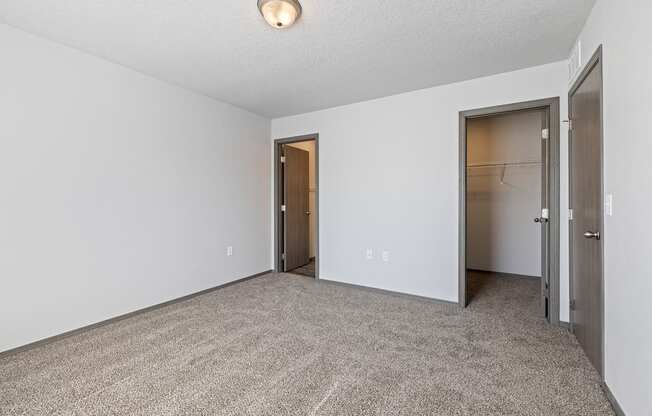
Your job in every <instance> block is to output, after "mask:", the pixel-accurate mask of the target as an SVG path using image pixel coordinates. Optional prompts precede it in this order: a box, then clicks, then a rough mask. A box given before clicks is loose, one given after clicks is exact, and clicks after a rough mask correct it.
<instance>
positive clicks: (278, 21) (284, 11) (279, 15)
mask: <svg viewBox="0 0 652 416" xmlns="http://www.w3.org/2000/svg"><path fill="white" fill-rule="evenodd" d="M258 9H259V10H260V14H262V15H263V17H264V18H265V20H266V21H267V23H269V25H270V26H272V27H274V28H276V29H285V28H286V27H290V26H292V25H293V24H294V22H296V20H297V19H298V18H299V17H300V16H301V4H299V2H298V0H258Z"/></svg>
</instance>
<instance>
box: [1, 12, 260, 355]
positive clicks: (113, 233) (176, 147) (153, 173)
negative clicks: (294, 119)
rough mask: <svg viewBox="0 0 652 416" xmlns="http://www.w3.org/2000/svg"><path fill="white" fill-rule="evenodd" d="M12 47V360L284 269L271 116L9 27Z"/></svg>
mask: <svg viewBox="0 0 652 416" xmlns="http://www.w3.org/2000/svg"><path fill="white" fill-rule="evenodd" d="M0 50H1V51H2V64H1V65H0V119H1V120H2V121H1V122H0V189H1V190H2V192H0V212H1V213H2V215H0V230H2V231H1V232H0V280H1V284H0V351H1V350H7V349H10V348H13V347H17V346H20V345H23V344H26V343H29V342H32V341H36V340H39V339H42V338H45V337H48V336H52V335H56V334H59V333H62V332H65V331H68V330H72V329H75V328H78V327H81V326H84V325H88V324H91V323H94V322H98V321H101V320H104V319H107V318H111V317H113V316H117V315H120V314H124V313H127V312H130V311H133V310H136V309H139V308H143V307H147V306H150V305H153V304H156V303H159V302H163V301H167V300H169V299H173V298H176V297H179V296H183V295H187V294H189V293H193V292H196V291H199V290H202V289H206V288H209V287H213V286H216V285H219V284H222V283H225V282H229V281H232V280H235V279H238V278H241V277H244V276H248V275H251V274H254V273H258V272H261V271H264V270H268V269H269V268H270V262H269V240H270V238H271V236H270V218H269V215H268V213H269V211H270V209H271V204H270V198H269V187H270V177H269V169H270V165H269V163H270V148H269V142H268V140H269V135H270V130H269V127H270V122H269V120H267V119H264V118H262V117H259V116H256V115H253V114H251V113H248V112H245V111H243V110H240V109H237V108H234V107H232V106H229V105H226V104H223V103H220V102H217V101H215V100H212V99H209V98H206V97H203V96H199V95H197V94H194V93H191V92H188V91H186V90H183V89H180V88H177V87H174V86H171V85H168V84H165V83H162V82H160V81H157V80H154V79H153V78H149V77H146V76H144V75H141V74H139V73H136V72H134V71H131V70H128V69H126V68H124V67H121V66H118V65H114V64H111V63H108V62H106V61H103V60H101V59H97V58H94V57H91V56H89V55H85V54H83V53H81V52H78V51H76V50H73V49H69V48H66V47H64V46H60V45H58V44H55V43H51V42H49V41H46V40H43V39H41V38H37V37H34V36H32V35H28V34H26V33H24V32H21V31H18V30H15V29H12V28H9V27H8V26H5V25H0ZM228 245H231V246H233V253H234V254H233V256H232V257H226V246H228Z"/></svg>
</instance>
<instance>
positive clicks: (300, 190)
mask: <svg viewBox="0 0 652 416" xmlns="http://www.w3.org/2000/svg"><path fill="white" fill-rule="evenodd" d="M283 154H284V155H285V163H284V164H283V205H285V215H284V218H283V241H284V248H285V261H284V262H283V270H284V271H289V270H293V269H296V268H297V267H300V266H303V265H305V264H307V263H308V262H310V234H309V233H310V225H309V219H310V217H309V214H310V213H309V210H308V196H309V186H310V184H309V176H308V175H309V169H310V168H309V159H308V156H309V153H308V152H307V151H305V150H301V149H297V148H296V147H292V146H288V145H284V146H283Z"/></svg>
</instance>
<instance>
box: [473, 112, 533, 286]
mask: <svg viewBox="0 0 652 416" xmlns="http://www.w3.org/2000/svg"><path fill="white" fill-rule="evenodd" d="M542 116H543V112H542V111H528V112H518V113H516V114H507V115H499V116H494V117H483V118H477V119H472V120H469V122H468V124H467V149H468V150H467V164H468V165H469V166H470V167H469V168H468V169H467V175H468V186H467V213H468V214H467V224H468V225H467V267H468V268H470V269H475V270H485V271H492V272H500V273H512V274H519V275H525V276H536V277H540V276H541V225H539V224H537V223H535V222H534V221H533V219H534V218H535V217H538V216H539V215H540V213H541V165H540V164H539V165H537V164H533V165H519V166H507V167H504V168H503V167H502V166H491V167H486V166H483V167H473V166H474V165H486V164H499V163H517V162H535V163H536V162H539V163H541V123H542ZM503 169H504V170H503ZM503 175H504V176H503ZM501 179H502V182H501Z"/></svg>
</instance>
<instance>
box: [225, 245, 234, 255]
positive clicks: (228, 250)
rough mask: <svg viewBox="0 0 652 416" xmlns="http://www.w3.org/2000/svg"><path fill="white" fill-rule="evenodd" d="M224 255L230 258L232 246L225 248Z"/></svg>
mask: <svg viewBox="0 0 652 416" xmlns="http://www.w3.org/2000/svg"><path fill="white" fill-rule="evenodd" d="M226 255H227V256H232V255H233V247H232V246H228V247H227V248H226Z"/></svg>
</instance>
